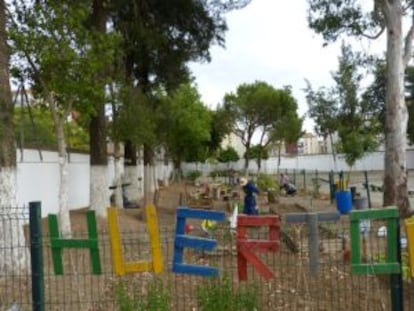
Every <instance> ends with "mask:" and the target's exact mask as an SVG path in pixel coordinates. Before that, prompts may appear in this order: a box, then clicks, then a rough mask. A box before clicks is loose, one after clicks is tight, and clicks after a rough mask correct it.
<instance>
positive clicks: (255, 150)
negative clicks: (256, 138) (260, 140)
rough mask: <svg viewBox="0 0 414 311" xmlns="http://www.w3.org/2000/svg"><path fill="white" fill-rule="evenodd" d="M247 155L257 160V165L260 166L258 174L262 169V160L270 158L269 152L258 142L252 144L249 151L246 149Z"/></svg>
mask: <svg viewBox="0 0 414 311" xmlns="http://www.w3.org/2000/svg"><path fill="white" fill-rule="evenodd" d="M245 156H246V157H247V158H249V159H254V160H256V162H257V167H258V170H257V171H258V174H259V173H260V169H261V162H262V160H267V159H269V152H268V150H267V149H266V148H264V147H263V146H262V145H260V144H258V145H254V146H251V147H250V149H249V151H248V152H247V151H246V155H245Z"/></svg>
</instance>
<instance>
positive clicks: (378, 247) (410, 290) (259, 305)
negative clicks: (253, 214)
mask: <svg viewBox="0 0 414 311" xmlns="http://www.w3.org/2000/svg"><path fill="white" fill-rule="evenodd" d="M3 212H4V214H0V221H1V225H2V227H1V231H0V232H1V235H2V239H1V240H2V244H1V247H0V254H1V260H2V263H1V268H2V270H1V272H0V280H1V291H0V310H13V309H11V308H12V306H18V307H19V309H16V310H32V306H31V282H30V266H29V261H28V257H27V256H28V249H29V248H28V246H29V245H28V244H29V242H28V241H29V239H28V238H29V237H28V229H27V226H28V223H27V222H28V212H27V209H25V208H20V209H10V210H7V211H6V210H5V211H3ZM104 223H105V222H101V223H99V253H100V261H101V266H102V273H101V274H98V275H95V274H93V273H92V264H91V258H90V253H89V250H87V249H64V250H63V275H56V274H55V272H54V267H53V259H52V251H51V241H50V236H49V232H48V226H47V222H46V221H44V224H43V228H44V229H43V254H44V273H45V278H44V280H45V310H59V311H60V310H76V311H79V310H87V311H89V310H90V311H92V310H93V311H101V310H102V311H103V310H123V311H124V310H146V309H142V306H143V305H144V302H143V297H148V296H149V295H151V294H152V295H153V296H152V298H150V299H156V298H154V297H156V296H157V294H158V297H160V296H161V295H166V297H167V296H168V299H167V298H165V299H167V300H168V304H169V308H168V310H189V311H193V310H211V309H207V308H206V307H205V305H203V303H204V304H205V303H206V297H208V299H210V300H216V301H218V303H219V305H222V306H223V308H222V309H220V308H219V309H217V308H216V310H230V309H229V307H227V305H226V304H227V303H229V301H228V300H232V302H230V303H232V304H234V305H235V304H236V302H237V300H241V299H242V298H241V297H239V296H237V295H235V296H231V297H229V296H228V295H230V294H228V295H227V296H226V295H221V296H220V295H219V294H218V293H220V292H223V293H226V291H227V290H228V289H229V288H230V290H231V292H233V293H238V292H243V293H247V294H248V293H251V294H252V295H253V296H254V298H255V301H254V304H255V306H256V309H257V310H344V311H345V310H353V311H354V310H355V311H357V310H372V311H378V310H392V300H391V283H390V276H389V275H378V274H375V273H373V271H374V270H373V269H372V271H369V270H370V267H373V266H374V265H375V264H377V263H386V262H387V249H388V247H390V245H387V240H386V238H385V237H386V233H384V227H386V224H385V223H384V222H383V221H371V222H369V224H367V223H365V227H364V232H366V233H365V235H362V234H361V258H362V261H363V263H364V264H368V265H367V267H368V268H367V270H368V271H367V272H369V274H361V275H357V274H355V273H353V272H352V271H351V262H350V261H351V250H350V231H349V230H350V229H349V228H350V225H349V219H348V216H342V217H341V219H340V220H339V221H338V222H321V223H319V227H318V228H319V230H318V234H319V243H318V260H317V263H318V264H317V266H316V268H315V267H313V268H311V265H310V261H311V260H310V256H311V255H310V247H311V246H310V245H311V243H310V241H309V232H308V227H307V225H305V224H303V225H302V224H301V225H292V224H287V223H286V222H285V221H284V219H283V218H282V227H281V238H280V247H279V249H278V250H277V251H274V252H260V253H258V255H257V256H258V257H259V258H260V260H261V261H262V262H263V263H264V264H266V265H267V266H268V267H269V268H270V269H271V271H273V273H274V274H275V277H274V278H272V279H270V280H266V279H264V278H263V277H262V276H261V275H260V274H259V273H258V270H256V269H255V268H254V267H253V266H252V265H248V278H247V281H240V280H239V278H238V258H237V247H236V237H235V235H234V232H232V231H231V230H230V229H229V228H228V227H227V225H225V224H223V225H219V226H218V227H217V229H216V230H215V231H213V232H212V237H213V238H215V239H217V241H218V247H217V248H216V249H215V250H214V251H201V250H194V249H186V250H185V256H184V257H185V261H186V262H187V263H191V264H197V265H209V266H215V267H217V268H219V270H220V276H219V277H217V278H214V279H211V278H208V277H200V276H194V275H185V274H175V273H172V272H171V271H172V262H173V255H174V238H175V231H174V229H175V227H174V226H175V224H173V223H165V222H161V225H160V236H161V244H162V252H163V262H164V266H165V269H164V270H165V271H164V272H162V273H161V274H159V275H155V274H153V273H150V272H143V273H134V274H128V275H124V276H117V275H116V274H115V273H114V270H113V265H112V252H111V243H110V237H109V233H108V231H107V229H106V228H105V226H104ZM73 226H74V228H75V230H73V236H72V238H74V239H76V238H79V239H87V238H88V233H87V232H86V230H83V228H84V225H82V224H80V223H76V224H73ZM18 228H23V230H21V231H20V230H16V229H18ZM76 228H78V229H76ZM79 228H81V229H79ZM385 232H386V231H385ZM190 234H192V235H196V236H205V235H204V233H203V232H202V231H201V229H199V227H198V224H195V229H194V231H193V232H191V233H190ZM248 235H249V238H251V239H258V240H262V239H267V238H268V233H267V228H261V227H259V228H252V229H249V231H248ZM7 239H8V240H7ZM403 246H405V247H404V248H403V250H402V278H403V289H404V290H403V293H404V294H403V304H404V309H405V310H413V309H414V301H413V299H414V298H413V297H414V295H413V294H414V285H413V283H412V281H411V278H410V270H409V269H410V267H409V266H408V255H407V248H406V245H403ZM122 247H123V253H124V257H125V261H127V262H132V261H137V260H151V246H150V241H149V235H148V233H147V231H146V230H145V226H141V227H140V228H137V229H134V230H128V229H127V228H123V229H122ZM22 254H25V255H22ZM22 256H23V257H22ZM24 256H26V257H24ZM10 262H12V263H13V265H10ZM24 263H26V264H25V265H24ZM154 280H159V281H160V282H161V284H162V286H161V287H160V288H157V289H156V293H155V294H156V295H154V293H151V291H153V290H154V288H153V287H152V289H151V284H153V282H154ZM226 282H227V283H226ZM211 284H213V287H211ZM209 285H210V287H209ZM122 286H124V287H122ZM121 288H124V289H125V292H124V294H127V296H128V297H129V298H125V295H124V296H122V295H121V294H120V289H121ZM214 288H215V289H218V290H216V291H214V290H213V289H214ZM247 294H246V295H247ZM134 297H135V298H134ZM203 297H204V300H203ZM147 299H148V298H147ZM226 299H227V301H226ZM125 300H129V301H132V302H134V303H135V304H134V303H132V302H131V306H132V307H131V309H128V308H126V307H125ZM140 307H141V309H140ZM203 307H204V308H203ZM147 310H151V309H147ZM152 310H158V309H152ZM160 310H161V309H160ZM234 310H237V309H234ZM240 310H244V309H240ZM246 310H247V309H246ZM251 310H253V309H251Z"/></svg>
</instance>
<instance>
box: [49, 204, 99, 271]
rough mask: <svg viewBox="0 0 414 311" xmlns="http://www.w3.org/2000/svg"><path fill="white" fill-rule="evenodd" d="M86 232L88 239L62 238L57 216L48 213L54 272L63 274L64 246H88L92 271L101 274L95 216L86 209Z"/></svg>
mask: <svg viewBox="0 0 414 311" xmlns="http://www.w3.org/2000/svg"><path fill="white" fill-rule="evenodd" d="M86 216H87V221H88V233H89V239H62V238H61V237H60V232H59V225H58V221H57V216H56V215H54V214H51V215H49V217H48V220H49V232H50V244H51V248H52V257H53V268H54V270H55V274H58V275H62V274H63V262H62V253H63V249H64V248H89V250H90V253H91V263H92V271H93V273H94V274H101V273H102V272H101V260H100V258H99V248H98V232H97V229H96V218H95V212H94V211H88V212H87V214H86Z"/></svg>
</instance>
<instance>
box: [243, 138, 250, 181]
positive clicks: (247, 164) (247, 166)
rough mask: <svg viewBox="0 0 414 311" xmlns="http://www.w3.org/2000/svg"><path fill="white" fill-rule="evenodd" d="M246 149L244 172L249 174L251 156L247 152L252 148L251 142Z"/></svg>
mask: <svg viewBox="0 0 414 311" xmlns="http://www.w3.org/2000/svg"><path fill="white" fill-rule="evenodd" d="M245 147H246V151H245V153H244V172H245V174H247V170H248V169H249V157H248V156H247V153H248V152H249V149H250V144H246V146H245Z"/></svg>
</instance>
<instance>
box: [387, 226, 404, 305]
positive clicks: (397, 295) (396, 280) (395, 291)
mask: <svg viewBox="0 0 414 311" xmlns="http://www.w3.org/2000/svg"><path fill="white" fill-rule="evenodd" d="M396 227H397V228H396V231H397V232H396V235H397V241H396V242H397V261H398V263H399V264H400V267H401V264H402V258H401V232H400V219H399V218H397V225H396ZM400 269H401V270H402V267H401V268H400ZM390 283H391V284H390V285H391V304H392V311H403V310H404V300H403V299H404V297H403V292H404V290H403V280H402V271H400V273H393V274H391V276H390Z"/></svg>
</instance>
